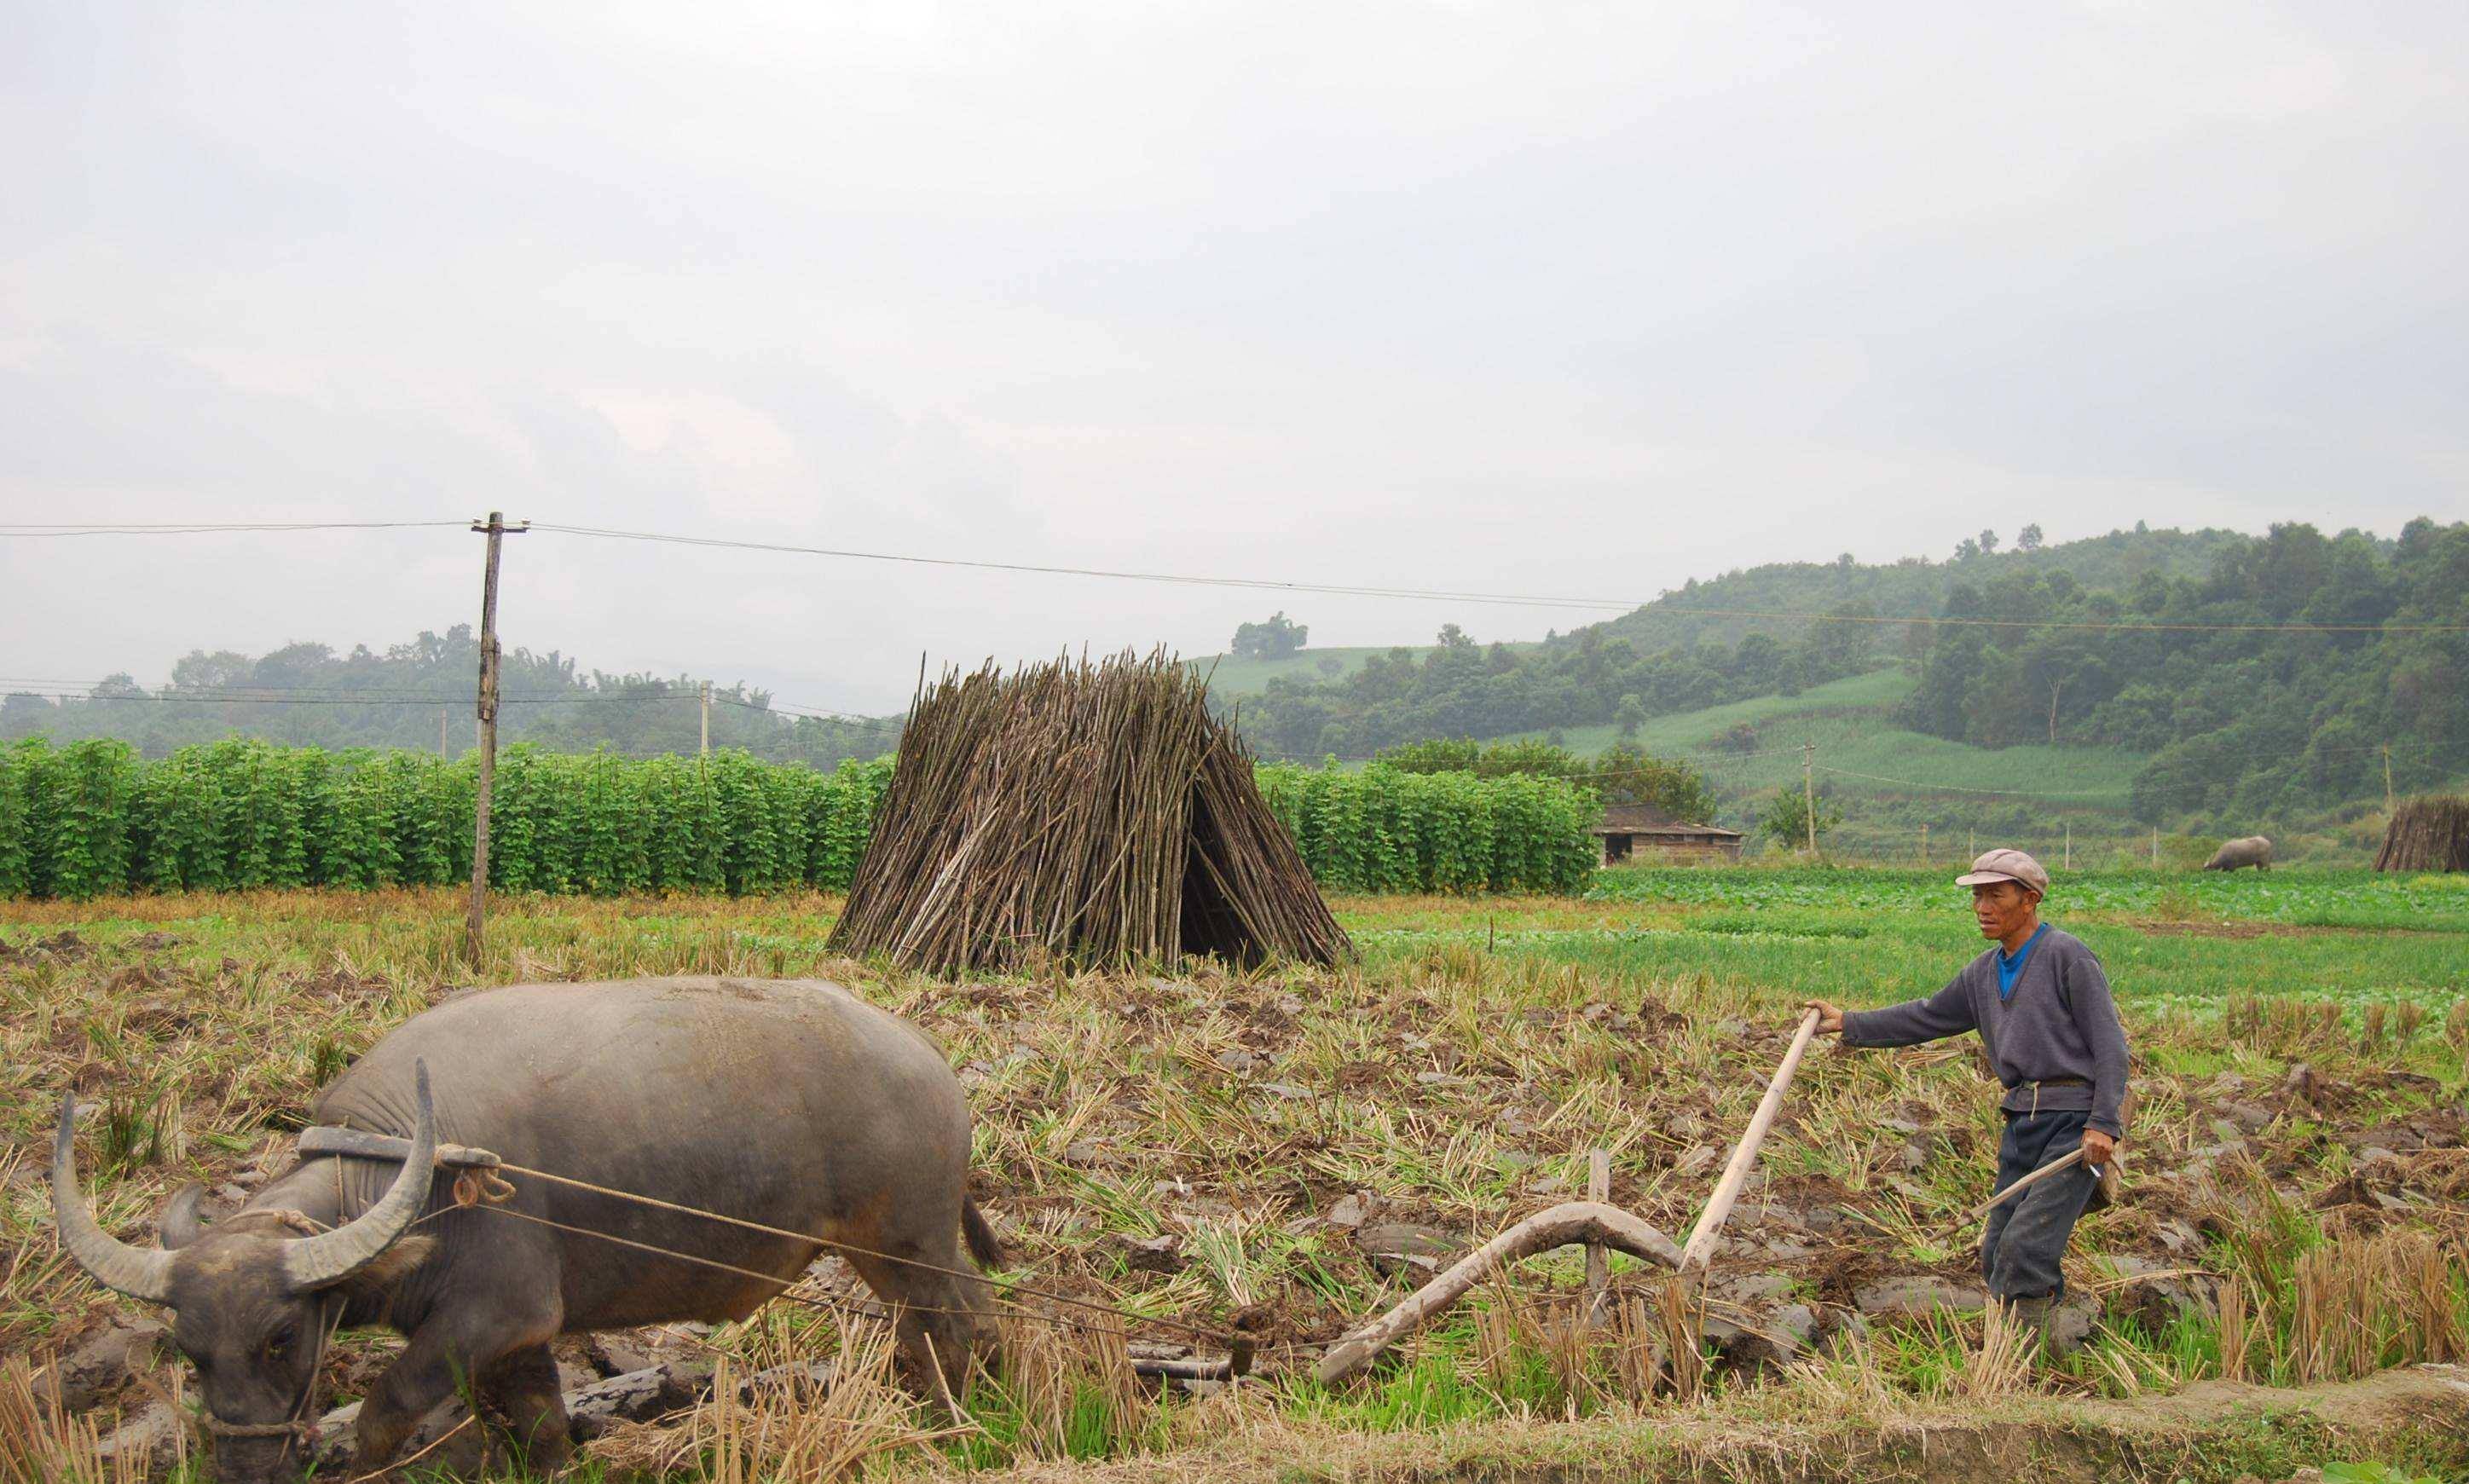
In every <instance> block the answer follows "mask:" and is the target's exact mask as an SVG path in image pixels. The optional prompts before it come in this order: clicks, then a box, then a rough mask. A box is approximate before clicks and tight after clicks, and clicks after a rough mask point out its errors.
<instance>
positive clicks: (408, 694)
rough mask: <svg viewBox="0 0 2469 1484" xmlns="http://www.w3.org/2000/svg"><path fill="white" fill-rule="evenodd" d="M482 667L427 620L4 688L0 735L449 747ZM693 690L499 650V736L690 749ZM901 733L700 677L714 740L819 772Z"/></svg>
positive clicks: (696, 739)
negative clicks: (87, 684) (804, 711)
mask: <svg viewBox="0 0 2469 1484" xmlns="http://www.w3.org/2000/svg"><path fill="white" fill-rule="evenodd" d="M479 669H480V646H479V642H478V640H477V639H476V638H474V637H473V632H472V628H471V626H469V625H466V624H457V625H456V626H454V627H453V628H450V629H448V630H447V631H446V632H445V633H444V634H435V633H430V632H428V631H427V630H423V631H422V632H421V634H420V636H419V637H418V638H416V639H414V640H412V641H411V642H410V643H408V644H399V645H394V646H391V647H389V648H388V649H386V650H384V651H373V650H370V649H368V648H367V647H365V646H360V647H356V648H354V649H353V650H351V651H349V652H347V653H337V652H335V650H334V649H333V648H331V647H330V646H327V645H323V644H294V645H289V646H287V647H286V648H284V649H280V650H276V651H272V652H271V653H267V654H263V655H256V656H251V655H246V654H239V653H234V652H232V651H215V652H208V651H202V650H197V651H191V652H190V653H189V655H188V656H187V657H186V658H184V659H182V660H181V661H180V662H179V663H178V664H177V665H175V666H173V671H172V683H171V684H169V685H167V686H164V687H162V688H161V689H159V690H154V691H149V690H146V689H144V688H143V687H141V686H139V685H138V684H137V683H136V682H135V681H134V680H132V679H130V678H129V677H128V676H127V675H125V674H122V675H112V676H109V677H107V678H105V679H104V680H103V681H102V682H101V683H99V684H97V685H95V686H93V687H91V688H90V689H88V690H87V691H85V692H84V693H82V694H78V695H58V694H49V693H45V692H40V691H18V692H14V693H12V694H10V695H8V696H6V697H5V698H0V740H8V739H13V738H19V737H26V736H31V735H34V734H36V733H41V734H45V735H48V736H51V737H54V738H56V739H58V740H60V741H63V742H67V741H75V740H77V739H80V738H86V737H121V738H126V739H127V740H128V741H130V742H135V743H136V744H137V745H138V747H139V749H140V750H142V751H143V752H145V753H146V754H147V755H148V756H150V757H160V756H162V755H163V754H165V753H167V752H169V751H171V750H172V749H173V748H174V747H178V746H182V745H185V744H187V743H190V742H214V741H217V740H219V739H221V738H223V737H227V736H231V735H233V734H235V733H237V734H239V735H242V736H247V737H264V738H267V739H270V740H272V741H275V742H293V743H313V744H316V745H319V746H326V747H335V748H343V747H411V748H423V749H428V750H435V749H437V748H439V747H440V745H441V744H443V746H444V747H445V749H446V750H448V751H450V752H455V753H460V752H461V751H462V750H463V749H465V748H467V747H470V746H472V745H473V743H474V742H475V740H476V739H475V737H474V732H473V728H474V721H473V684H474V681H475V678H476V677H477V675H478V674H479ZM701 688H702V682H701V681H700V680H698V679H696V678H695V677H692V676H685V675H679V676H673V677H672V676H661V675H649V674H605V673H602V672H598V671H593V672H591V673H589V674H584V673H581V672H580V670H579V667H578V665H577V662H576V661H574V660H572V659H569V658H567V657H565V656H564V655H562V654H559V653H558V652H556V651H549V652H548V653H545V654H538V653H534V652H533V651H529V650H519V649H518V650H508V651H505V653H504V655H503V658H502V662H501V666H500V670H499V681H498V690H499V693H500V695H501V696H502V697H503V699H504V704H503V705H502V706H501V707H500V708H499V713H498V717H499V721H498V735H499V738H500V739H501V740H502V741H504V742H508V743H512V742H537V743H539V744H541V745H542V746H546V747H549V748H552V749H554V750H557V751H561V752H588V751H590V750H591V749H593V748H595V747H602V746H605V747H608V748H609V749H611V751H614V752H619V753H624V754H627V755H629V756H634V757H649V756H652V755H655V754H658V753H670V752H693V751H695V750H696V749H697V748H698V747H699V746H701V745H702V740H703V738H702V706H701V704H700V699H701V696H700V694H699V693H700V691H701ZM898 740H899V722H898V719H896V718H886V719H849V718H841V717H831V716H807V715H791V714H788V713H786V712H783V711H780V710H776V709H774V707H773V700H772V697H771V696H768V695H766V694H765V693H764V692H762V691H759V690H752V689H750V688H748V687H746V686H743V685H720V684H715V685H713V687H712V704H711V744H712V745H713V746H714V747H737V748H743V749H745V750H747V751H749V752H751V753H753V754H754V755H755V756H757V757H760V758H766V759H769V760H771V761H773V762H784V763H785V762H802V763H810V764H813V765H816V766H818V767H831V766H834V765H837V764H839V763H840V762H841V761H842V759H845V758H852V757H855V758H870V757H874V756H877V755H879V754H881V753H885V752H888V751H890V750H891V747H892V744H893V743H894V742H897V741H898Z"/></svg>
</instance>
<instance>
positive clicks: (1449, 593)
mask: <svg viewBox="0 0 2469 1484" xmlns="http://www.w3.org/2000/svg"><path fill="white" fill-rule="evenodd" d="M469 524H470V523H469V522H467V521H460V520H279V521H278V520H261V521H219V522H191V523H172V522H159V523H150V524H119V525H103V524H74V525H72V524H59V523H54V524H45V525H0V537H23V538H41V537H91V536H205V535H228V534H235V533H259V534H264V533H288V532H299V531H398V530H437V529H460V528H466V527H468V526H469ZM529 529H531V530H535V531H554V532H558V533H561V534H563V535H566V536H584V537H598V538H601V539H605V540H625V541H656V542H662V543H666V544H669V545H675V546H707V547H715V548H721V549H726V550H733V551H759V552H774V553H780V554H784V555H789V556H804V557H827V558H837V559H842V560H849V561H881V562H894V563H901V564H907V565H912V566H933V567H960V568H967V569H971V570H975V571H981V572H1023V573H1034V574H1039V575H1043V576H1051V577H1094V578H1106V579H1111V580H1115V581H1121V582H1169V583H1177V584H1181V585H1185V586H1193V587H1224V588H1236V589H1247V590H1256V591H1268V592H1297V593H1316V594H1323V595H1327V596H1333V597H1350V598H1392V599H1404V600H1409V601H1413V602H1422V603H1431V602H1440V603H1476V604H1488V605H1506V606H1513V607H1542V608H1575V609H1583V610H1588V611H1598V612H1612V613H1623V614H1631V613H1633V614H1636V615H1638V616H1641V617H1647V618H1727V619H1778V620H1788V621H1792V622H1803V623H1818V624H1870V625H1884V626H1894V625H1903V626H1906V627H1909V626H1913V625H1919V626H1924V627H1928V628H2061V629H2069V630H2077V631H2088V632H2096V633H2292V634H2307V633H2318V634H2357V633H2458V632H2464V631H2469V624H2441V623H2426V624H2415V623H2412V624H2395V623H2381V624H2308V623H2275V624H2250V623H2209V624H2191V623H2163V622H2158V621H2152V620H2137V621H2126V620H2111V619H2028V618H1974V617H1970V616H1957V615H1951V614H1933V615H1932V614H1913V615H1904V616H1895V615H1880V614H1873V613H1842V612H1823V613H1821V612H1814V611H1804V610H1800V609H1791V608H1736V607H1722V608H1716V607H1683V606H1677V605H1672V604H1671V603H1669V602H1668V601H1667V600H1666V599H1662V598H1655V599H1638V598H1584V597H1576V596H1571V595H1567V594H1539V593H1487V592H1474V591H1467V590H1464V589H1456V588H1422V587H1385V586H1375V585H1372V584H1368V583H1351V582H1296V581H1292V580H1288V579H1282V578H1256V577H1211V576H1199V575H1194V574H1189V573H1177V572H1145V571H1139V570H1132V569H1118V568H1108V567H1079V566H1064V565H1050V564H1045V563H1037V562H1020V561H992V560H986V559H974V558H963V557H929V556H920V555H917V554H914V553H903V552H876V551H860V550H856V549H854V548H848V547H832V546H805V545H797V544H794V543H789V542H780V541H752V540H746V539H742V538H734V537H704V536H681V535H677V534H675V533H670V532H658V531H623V530H618V529H615V528H612V527H607V526H578V525H565V524H562V523H557V522H551V521H539V522H534V523H532V524H531V525H530V527H529Z"/></svg>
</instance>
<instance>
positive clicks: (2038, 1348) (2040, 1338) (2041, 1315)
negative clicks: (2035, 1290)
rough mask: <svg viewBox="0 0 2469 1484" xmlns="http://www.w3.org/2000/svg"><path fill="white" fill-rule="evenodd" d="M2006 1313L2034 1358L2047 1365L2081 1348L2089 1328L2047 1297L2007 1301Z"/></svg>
mask: <svg viewBox="0 0 2469 1484" xmlns="http://www.w3.org/2000/svg"><path fill="white" fill-rule="evenodd" d="M2006 1313H2007V1316H2008V1318H2009V1319H2011V1320H2012V1321H2013V1322H2014V1323H2015V1324H2016V1325H2017V1326H2018V1327H2019V1328H2020V1329H2021V1330H2022V1331H2023V1334H2024V1340H2025V1343H2026V1344H2027V1345H2028V1346H2030V1348H2031V1351H2032V1354H2033V1356H2034V1358H2037V1359H2040V1360H2042V1361H2044V1362H2046V1363H2048V1364H2051V1365H2054V1364H2056V1363H2057V1362H2059V1361H2061V1360H2064V1359H2065V1358H2067V1357H2068V1356H2071V1355H2073V1354H2074V1353H2075V1352H2076V1351H2077V1350H2078V1349H2080V1348H2082V1345H2083V1339H2084V1336H2085V1335H2086V1334H2087V1333H2088V1331H2089V1330H2090V1328H2091V1326H2090V1325H2089V1323H2088V1322H2086V1320H2085V1316H2083V1315H2080V1314H2078V1313H2074V1312H2073V1311H2071V1310H2068V1309H2066V1308H2065V1306H2063V1305H2061V1304H2060V1303H2059V1302H2058V1300H2057V1299H2056V1297H2055V1296H2053V1295H2051V1294H2047V1293H2043V1294H2042V1295H2040V1296H2039V1297H2037V1298H2016V1299H2008V1300H2007V1301H2006Z"/></svg>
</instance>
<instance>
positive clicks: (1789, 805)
mask: <svg viewBox="0 0 2469 1484" xmlns="http://www.w3.org/2000/svg"><path fill="white" fill-rule="evenodd" d="M1816 806H1817V807H1816V808H1815V810H1811V808H1810V800H1809V798H1808V796H1807V795H1806V794H1804V793H1803V792H1802V791H1801V790H1800V789H1798V788H1779V789H1777V790H1775V796H1774V797H1773V798H1772V799H1770V800H1768V801H1767V802H1766V808H1765V813H1763V814H1761V815H1759V816H1758V829H1759V831H1760V832H1761V833H1764V834H1765V836H1766V838H1768V839H1770V840H1773V841H1774V842H1775V843H1777V844H1779V845H1781V846H1783V847H1784V848H1785V849H1786V850H1807V849H1808V848H1809V841H1810V837H1811V831H1810V819H1811V814H1812V813H1814V815H1815V817H1816V838H1817V839H1818V840H1819V841H1821V842H1823V841H1824V840H1825V838H1826V836H1827V834H1828V833H1831V832H1832V831H1833V830H1834V827H1835V826H1836V825H1839V824H1841V823H1842V822H1843V810H1842V808H1841V806H1839V805H1837V804H1835V803H1834V800H1832V799H1829V798H1828V797H1826V795H1824V794H1822V793H1821V794H1819V795H1818V796H1817V800H1816Z"/></svg>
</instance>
